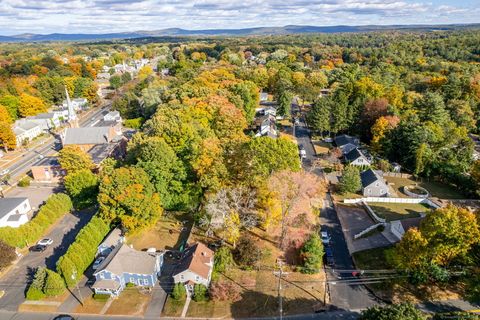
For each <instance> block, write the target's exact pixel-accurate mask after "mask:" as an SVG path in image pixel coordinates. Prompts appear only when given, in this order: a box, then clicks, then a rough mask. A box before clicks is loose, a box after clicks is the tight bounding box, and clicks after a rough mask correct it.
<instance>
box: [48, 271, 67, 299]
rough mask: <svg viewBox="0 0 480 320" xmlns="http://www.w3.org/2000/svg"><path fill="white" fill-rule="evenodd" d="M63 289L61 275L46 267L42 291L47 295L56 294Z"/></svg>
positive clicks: (63, 283) (63, 284)
mask: <svg viewBox="0 0 480 320" xmlns="http://www.w3.org/2000/svg"><path fill="white" fill-rule="evenodd" d="M64 291H65V282H63V280H62V277H61V276H60V275H59V274H58V273H56V272H55V271H52V270H48V269H47V279H46V280H45V285H44V287H43V293H45V295H46V296H47V297H52V296H58V295H60V294H62V293H63V292H64Z"/></svg>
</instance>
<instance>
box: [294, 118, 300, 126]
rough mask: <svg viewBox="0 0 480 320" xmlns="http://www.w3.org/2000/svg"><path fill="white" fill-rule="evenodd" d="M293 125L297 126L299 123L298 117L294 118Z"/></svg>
mask: <svg viewBox="0 0 480 320" xmlns="http://www.w3.org/2000/svg"><path fill="white" fill-rule="evenodd" d="M294 123H295V125H296V126H298V125H299V124H300V119H298V118H295V121H294Z"/></svg>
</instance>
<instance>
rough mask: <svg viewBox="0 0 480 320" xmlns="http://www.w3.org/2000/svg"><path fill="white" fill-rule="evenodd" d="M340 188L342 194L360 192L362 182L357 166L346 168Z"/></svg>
mask: <svg viewBox="0 0 480 320" xmlns="http://www.w3.org/2000/svg"><path fill="white" fill-rule="evenodd" d="M338 187H339V191H340V193H341V194H345V193H348V192H350V193H355V192H358V191H359V190H360V189H361V188H362V180H361V179H360V171H359V170H358V168H357V167H355V166H347V167H345V169H344V170H343V173H342V177H341V178H340V183H339V184H338Z"/></svg>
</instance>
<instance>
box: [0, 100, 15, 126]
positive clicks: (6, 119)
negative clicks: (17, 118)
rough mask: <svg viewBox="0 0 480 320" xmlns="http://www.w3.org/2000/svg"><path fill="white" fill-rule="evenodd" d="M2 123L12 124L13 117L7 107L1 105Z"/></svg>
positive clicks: (0, 119)
mask: <svg viewBox="0 0 480 320" xmlns="http://www.w3.org/2000/svg"><path fill="white" fill-rule="evenodd" d="M0 122H6V123H12V122H13V121H12V117H10V113H8V110H7V108H6V107H5V106H3V105H1V104H0Z"/></svg>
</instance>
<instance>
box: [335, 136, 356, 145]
mask: <svg viewBox="0 0 480 320" xmlns="http://www.w3.org/2000/svg"><path fill="white" fill-rule="evenodd" d="M334 140H335V144H336V145H337V147H341V146H345V145H347V144H349V143H351V144H354V145H356V146H358V141H357V139H356V138H354V137H351V136H349V135H348V134H341V135H339V136H336V137H335V138H334Z"/></svg>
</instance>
